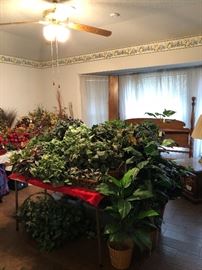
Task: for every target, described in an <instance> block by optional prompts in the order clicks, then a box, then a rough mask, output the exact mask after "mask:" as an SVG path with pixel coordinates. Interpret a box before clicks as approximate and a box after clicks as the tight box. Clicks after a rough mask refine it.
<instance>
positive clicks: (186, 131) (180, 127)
mask: <svg viewBox="0 0 202 270" xmlns="http://www.w3.org/2000/svg"><path fill="white" fill-rule="evenodd" d="M195 101H196V98H195V97H192V104H191V106H192V107H191V117H190V128H186V127H185V123H184V122H182V121H179V120H175V119H166V120H163V119H158V118H132V119H126V120H125V121H126V123H129V124H130V123H132V124H140V123H142V122H144V121H151V122H153V123H155V124H156V125H157V126H158V127H159V128H160V130H161V131H162V134H163V138H165V139H173V140H174V141H175V142H176V144H177V147H173V148H167V151H168V152H176V153H186V154H188V155H189V157H193V139H192V138H191V133H192V131H193V129H194V121H195Z"/></svg>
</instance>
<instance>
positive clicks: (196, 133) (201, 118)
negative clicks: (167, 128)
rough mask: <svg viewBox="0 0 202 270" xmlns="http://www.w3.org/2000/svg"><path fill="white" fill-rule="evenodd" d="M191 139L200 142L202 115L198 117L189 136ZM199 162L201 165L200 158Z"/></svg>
mask: <svg viewBox="0 0 202 270" xmlns="http://www.w3.org/2000/svg"><path fill="white" fill-rule="evenodd" d="M191 137H192V138H193V139H200V140H202V114H201V115H200V116H199V119H198V121H197V123H196V126H195V128H194V130H193V132H192V134H191ZM199 162H200V163H202V157H201V158H200V159H199Z"/></svg>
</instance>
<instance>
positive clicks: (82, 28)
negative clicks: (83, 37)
mask: <svg viewBox="0 0 202 270" xmlns="http://www.w3.org/2000/svg"><path fill="white" fill-rule="evenodd" d="M67 25H68V27H69V28H71V29H74V30H79V31H85V32H89V33H92V34H97V35H101V36H105V37H109V36H111V34H112V32H111V31H108V30H105V29H102V28H97V27H94V26H89V25H86V24H80V23H74V22H69V23H68V24H67Z"/></svg>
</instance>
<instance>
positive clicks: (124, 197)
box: [97, 164, 158, 250]
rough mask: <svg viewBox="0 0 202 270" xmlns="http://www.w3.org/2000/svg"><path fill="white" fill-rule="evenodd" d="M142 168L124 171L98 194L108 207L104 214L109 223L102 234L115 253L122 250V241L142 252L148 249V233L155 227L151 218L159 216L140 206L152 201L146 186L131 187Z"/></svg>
mask: <svg viewBox="0 0 202 270" xmlns="http://www.w3.org/2000/svg"><path fill="white" fill-rule="evenodd" d="M143 168H144V165H143V164H140V165H139V167H135V168H133V169H130V170H129V171H127V172H126V173H125V174H124V176H123V177H122V178H121V179H120V180H119V179H116V178H114V177H109V181H107V182H106V183H101V184H100V185H99V186H98V188H97V190H98V191H99V192H101V193H102V194H104V195H105V196H108V197H109V199H110V204H109V206H107V208H106V211H107V212H108V213H109V215H110V216H111V220H110V221H109V223H108V224H107V225H106V228H105V233H106V234H107V235H108V237H109V241H110V242H111V243H112V244H113V246H115V247H116V248H118V249H121V247H123V246H124V244H125V240H127V239H133V240H134V242H135V243H136V244H137V246H139V248H140V249H141V250H143V249H144V248H145V247H149V248H151V241H150V235H149V229H151V228H153V227H154V225H153V224H152V223H151V221H150V218H152V217H156V216H158V213H157V212H156V211H154V210H153V209H150V208H149V209H146V208H145V209H144V207H143V202H146V201H147V200H149V199H150V198H152V197H153V194H152V192H151V191H150V190H148V189H147V187H146V186H143V185H142V186H140V187H139V188H136V187H135V185H134V183H135V182H136V179H137V177H138V174H139V173H140V171H141V170H142V169H143Z"/></svg>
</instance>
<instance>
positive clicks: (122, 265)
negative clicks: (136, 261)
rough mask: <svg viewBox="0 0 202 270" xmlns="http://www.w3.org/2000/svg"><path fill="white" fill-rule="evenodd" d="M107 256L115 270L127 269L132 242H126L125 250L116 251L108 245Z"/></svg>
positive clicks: (131, 251)
mask: <svg viewBox="0 0 202 270" xmlns="http://www.w3.org/2000/svg"><path fill="white" fill-rule="evenodd" d="M108 248H109V255H110V259H111V264H112V266H113V267H114V268H116V269H120V270H121V269H127V268H129V266H130V264H131V260H132V254H133V242H132V241H127V242H126V249H122V250H117V249H115V248H113V247H112V246H111V245H110V243H108Z"/></svg>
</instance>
